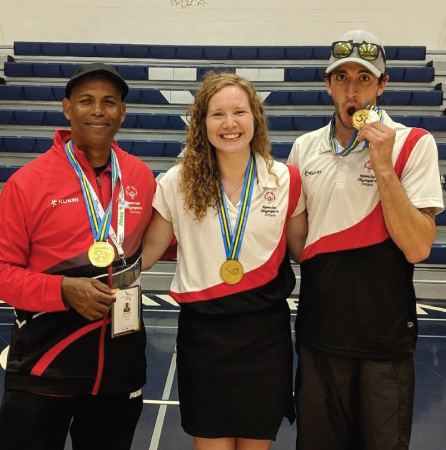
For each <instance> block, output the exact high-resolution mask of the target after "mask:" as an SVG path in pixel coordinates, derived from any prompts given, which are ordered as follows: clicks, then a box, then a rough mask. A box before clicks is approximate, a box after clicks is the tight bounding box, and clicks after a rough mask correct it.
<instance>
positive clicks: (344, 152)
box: [329, 105, 384, 156]
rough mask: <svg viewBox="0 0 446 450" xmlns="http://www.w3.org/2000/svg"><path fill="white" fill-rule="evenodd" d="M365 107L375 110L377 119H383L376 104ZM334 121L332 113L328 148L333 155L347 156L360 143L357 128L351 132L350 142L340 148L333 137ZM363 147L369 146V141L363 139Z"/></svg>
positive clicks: (334, 117) (334, 116)
mask: <svg viewBox="0 0 446 450" xmlns="http://www.w3.org/2000/svg"><path fill="white" fill-rule="evenodd" d="M366 109H370V110H374V111H376V112H377V113H378V117H379V120H380V121H381V122H383V121H384V117H383V114H382V111H380V110H379V108H378V107H377V106H373V105H367V106H366ZM335 121H336V115H335V114H333V118H332V119H331V123H330V137H329V145H330V148H331V150H332V152H333V153H334V154H335V155H339V156H347V155H348V154H349V153H351V152H352V151H353V150H354V149H355V148H356V147H357V146H358V145H359V143H360V141H358V139H357V136H358V130H355V132H354V133H353V136H352V138H351V140H350V142H349V143H348V144H347V147H345V148H344V149H340V148H339V146H338V143H337V141H336V139H335ZM364 147H366V148H368V147H369V141H367V140H365V141H364Z"/></svg>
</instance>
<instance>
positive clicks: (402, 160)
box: [289, 30, 443, 450]
mask: <svg viewBox="0 0 446 450" xmlns="http://www.w3.org/2000/svg"><path fill="white" fill-rule="evenodd" d="M388 79H389V77H388V75H387V74H386V73H385V50H384V47H383V46H382V44H381V43H380V41H379V40H378V38H377V37H376V36H375V35H373V34H371V33H369V32H366V31H363V30H354V31H350V32H348V33H346V34H345V35H343V36H341V37H340V38H339V40H337V41H335V42H333V44H332V46H331V56H330V61H329V65H328V67H327V70H326V74H325V81H326V86H327V91H328V93H329V95H331V96H332V98H333V102H334V106H335V113H334V116H333V119H332V120H331V122H330V124H329V125H327V126H326V127H324V128H321V129H319V130H316V131H313V132H311V133H308V134H305V135H303V136H301V137H299V138H298V139H297V140H296V141H295V143H294V145H293V148H292V150H291V153H290V157H289V162H290V163H291V164H293V165H294V166H295V167H296V168H298V170H299V171H300V174H301V177H302V185H303V191H304V193H305V195H306V205H307V210H308V222H309V230H308V238H307V241H306V244H305V249H304V251H303V254H302V258H301V264H300V269H301V287H300V296H299V311H298V315H297V319H296V349H297V352H298V357H299V360H298V361H299V362H298V370H297V377H296V407H297V414H298V422H297V426H298V436H297V449H298V450H372V449H373V450H394V449H399V450H403V449H407V448H408V446H409V440H410V434H411V424H412V410H413V397H414V361H413V353H414V351H415V344H416V340H417V316H416V304H415V293H414V288H413V283H412V275H413V268H414V263H417V262H419V261H422V260H423V259H425V258H427V256H428V255H429V252H430V249H431V246H432V243H433V242H434V239H435V233H436V228H435V220H434V217H435V214H438V213H439V212H441V211H442V210H443V199H442V192H441V186H440V179H439V170H438V154H437V148H436V144H435V141H434V139H433V137H432V135H430V134H429V133H428V132H426V131H425V130H421V129H412V128H408V127H405V126H404V125H402V124H399V123H396V122H393V121H392V119H391V118H390V117H389V116H388V115H387V114H386V113H385V112H384V111H382V110H380V109H379V108H377V107H376V105H377V102H378V99H379V97H380V96H381V95H382V94H383V91H384V89H385V85H386V83H387V81H388Z"/></svg>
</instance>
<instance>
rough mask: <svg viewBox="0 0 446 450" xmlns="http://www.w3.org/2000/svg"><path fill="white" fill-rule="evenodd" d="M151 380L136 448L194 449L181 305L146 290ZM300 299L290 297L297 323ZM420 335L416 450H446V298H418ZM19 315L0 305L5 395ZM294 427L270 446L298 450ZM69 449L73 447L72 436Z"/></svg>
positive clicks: (413, 445) (145, 391) (0, 388)
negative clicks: (181, 360)
mask: <svg viewBox="0 0 446 450" xmlns="http://www.w3.org/2000/svg"><path fill="white" fill-rule="evenodd" d="M143 303H144V312H143V314H144V321H145V327H146V331H147V350H146V352H147V360H148V371H147V375H148V381H147V384H146V386H145V387H144V389H143V396H144V408H143V412H142V415H141V419H140V421H139V424H138V427H137V429H136V432H135V437H134V441H133V445H132V450H158V449H159V450H176V449H182V450H193V445H192V440H191V438H190V437H189V436H188V435H186V434H185V433H184V432H183V430H182V428H181V426H180V414H179V407H178V393H177V388H176V370H175V369H176V353H175V339H176V330H177V319H178V312H179V307H178V305H177V304H176V303H175V302H174V300H173V299H172V298H171V297H169V296H168V295H160V294H156V295H154V294H151V293H150V292H145V293H144V296H143ZM296 303H297V299H294V298H292V299H289V304H290V308H291V313H292V318H291V320H292V322H294V318H295V313H296V308H297V306H296ZM418 319H419V339H418V347H417V351H416V354H415V367H416V375H417V383H416V392H415V411H414V423H413V431H412V441H411V446H410V449H411V450H425V449H429V450H446V426H445V424H446V300H419V301H418ZM13 320H14V316H13V310H12V308H11V307H9V306H8V305H6V304H5V303H0V352H1V358H0V362H1V368H0V394H1V395H2V393H3V382H4V365H5V359H6V351H7V350H6V349H7V346H8V342H9V336H10V332H11V328H12V324H13ZM294 439H295V425H294V424H293V425H290V424H289V423H288V422H287V421H286V420H285V421H284V422H283V424H282V427H281V429H280V431H279V434H278V436H277V440H276V441H275V442H273V444H272V446H271V450H292V449H293V448H294ZM65 450H71V444H70V439H69V438H68V439H67V444H66V447H65Z"/></svg>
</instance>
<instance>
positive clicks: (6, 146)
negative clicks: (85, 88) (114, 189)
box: [0, 136, 291, 158]
mask: <svg viewBox="0 0 446 450" xmlns="http://www.w3.org/2000/svg"><path fill="white" fill-rule="evenodd" d="M118 142H119V145H120V147H121V148H122V149H123V150H126V151H128V152H129V153H131V154H132V155H135V156H150V157H155V156H163V157H173V158H175V157H177V156H178V155H179V154H180V152H181V146H182V142H180V141H164V140H163V141H140V140H132V139H118ZM52 144H53V139H52V138H42V137H37V138H36V137H23V136H2V137H0V153H1V152H5V153H7V152H10V153H44V152H46V151H47V150H48V149H49V148H51V145H52ZM289 148H291V146H290V145H289Z"/></svg>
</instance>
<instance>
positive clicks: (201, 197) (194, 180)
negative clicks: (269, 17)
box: [179, 71, 278, 220]
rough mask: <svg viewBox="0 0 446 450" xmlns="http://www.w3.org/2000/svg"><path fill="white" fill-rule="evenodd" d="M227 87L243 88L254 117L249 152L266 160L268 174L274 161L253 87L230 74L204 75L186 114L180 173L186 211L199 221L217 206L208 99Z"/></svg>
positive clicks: (217, 184) (217, 182) (217, 179)
mask: <svg viewBox="0 0 446 450" xmlns="http://www.w3.org/2000/svg"><path fill="white" fill-rule="evenodd" d="M226 86H239V87H240V88H241V89H243V90H244V91H245V92H246V94H247V96H248V98H249V103H250V106H251V111H252V114H253V116H254V136H253V138H252V140H251V142H250V147H251V152H253V153H258V154H259V155H261V156H262V157H263V158H264V160H265V161H266V165H267V169H268V172H269V173H270V174H272V175H273V176H274V177H275V178H276V181H278V179H277V176H276V175H275V174H274V173H273V172H272V171H271V167H272V165H273V162H274V161H273V158H272V156H271V143H270V141H269V138H268V127H267V122H266V117H265V113H264V109H263V105H262V100H261V99H260V97H259V95H258V94H257V92H256V90H255V88H254V86H253V85H252V84H251V83H250V82H249V81H247V80H245V79H244V78H242V77H240V76H238V75H236V74H235V73H230V72H220V73H216V72H213V71H209V72H207V73H206V75H205V77H204V80H203V84H202V86H201V87H200V89H199V90H198V91H197V93H196V94H195V100H194V104H193V105H192V106H191V107H190V108H189V110H188V112H187V118H188V121H189V125H188V126H187V137H186V148H185V150H184V153H183V162H182V167H181V170H180V180H179V188H180V191H181V192H182V193H183V194H184V209H185V211H193V212H194V214H195V217H196V218H197V219H198V220H202V219H203V218H204V217H205V216H206V212H207V209H208V207H214V208H215V207H216V205H217V203H218V198H219V197H218V195H219V194H218V193H219V190H220V185H221V181H220V172H219V168H218V162H217V158H216V153H215V147H214V146H213V145H212V144H211V143H210V142H209V139H208V136H207V127H206V115H207V110H208V105H209V101H210V99H211V98H212V97H213V96H214V95H215V94H216V93H217V92H218V91H220V90H221V89H222V88H224V87H226Z"/></svg>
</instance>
